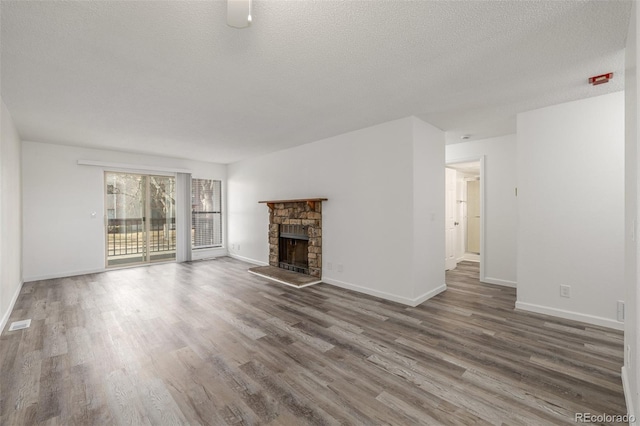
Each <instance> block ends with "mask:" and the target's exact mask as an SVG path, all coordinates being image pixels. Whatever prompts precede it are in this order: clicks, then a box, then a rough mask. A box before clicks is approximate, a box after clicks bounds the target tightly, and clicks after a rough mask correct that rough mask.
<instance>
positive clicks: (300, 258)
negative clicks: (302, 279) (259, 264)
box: [278, 224, 309, 275]
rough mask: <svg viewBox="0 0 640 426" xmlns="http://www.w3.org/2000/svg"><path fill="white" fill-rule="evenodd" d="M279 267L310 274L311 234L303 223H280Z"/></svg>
mask: <svg viewBox="0 0 640 426" xmlns="http://www.w3.org/2000/svg"><path fill="white" fill-rule="evenodd" d="M278 267H280V268H282V269H287V270H289V271H294V272H300V273H303V274H307V275H308V274H309V236H308V235H307V227H306V226H302V225H283V224H281V225H280V241H279V244H278Z"/></svg>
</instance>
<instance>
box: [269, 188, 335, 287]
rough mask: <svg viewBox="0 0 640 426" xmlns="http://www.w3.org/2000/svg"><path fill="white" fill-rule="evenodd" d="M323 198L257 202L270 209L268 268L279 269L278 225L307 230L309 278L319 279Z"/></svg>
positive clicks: (320, 270) (324, 199) (320, 272)
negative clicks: (298, 226)
mask: <svg viewBox="0 0 640 426" xmlns="http://www.w3.org/2000/svg"><path fill="white" fill-rule="evenodd" d="M326 200H327V199H326V198H305V199H298V200H275V201H259V202H260V203H266V204H267V206H269V265H271V266H275V267H276V268H277V267H279V264H280V262H279V261H280V259H279V249H280V247H279V246H280V228H281V227H280V225H301V226H304V227H306V232H307V236H308V237H309V242H308V253H307V256H308V260H309V268H308V269H309V275H311V276H313V277H316V278H322V201H326Z"/></svg>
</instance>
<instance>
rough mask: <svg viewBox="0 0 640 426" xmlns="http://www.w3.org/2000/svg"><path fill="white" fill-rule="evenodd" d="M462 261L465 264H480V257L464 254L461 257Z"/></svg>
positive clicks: (473, 254)
mask: <svg viewBox="0 0 640 426" xmlns="http://www.w3.org/2000/svg"><path fill="white" fill-rule="evenodd" d="M462 259H463V260H466V261H467V262H480V255H479V254H475V253H465V254H463V255H462Z"/></svg>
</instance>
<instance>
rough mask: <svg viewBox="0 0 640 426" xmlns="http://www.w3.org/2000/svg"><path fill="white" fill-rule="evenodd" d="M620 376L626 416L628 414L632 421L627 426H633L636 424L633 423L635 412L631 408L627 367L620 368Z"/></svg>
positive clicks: (631, 399) (633, 408)
mask: <svg viewBox="0 0 640 426" xmlns="http://www.w3.org/2000/svg"><path fill="white" fill-rule="evenodd" d="M621 376H622V390H623V391H624V400H625V402H626V404H627V414H629V418H632V419H634V421H633V422H629V425H630V426H635V425H636V424H637V423H636V421H635V418H636V411H635V407H634V406H633V396H632V395H631V393H630V392H631V386H630V385H629V370H627V367H625V366H622V369H621Z"/></svg>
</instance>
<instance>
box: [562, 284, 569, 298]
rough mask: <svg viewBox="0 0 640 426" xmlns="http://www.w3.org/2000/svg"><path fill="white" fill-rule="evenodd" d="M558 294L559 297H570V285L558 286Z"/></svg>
mask: <svg viewBox="0 0 640 426" xmlns="http://www.w3.org/2000/svg"><path fill="white" fill-rule="evenodd" d="M560 296H561V297H571V286H569V285H561V286H560Z"/></svg>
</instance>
